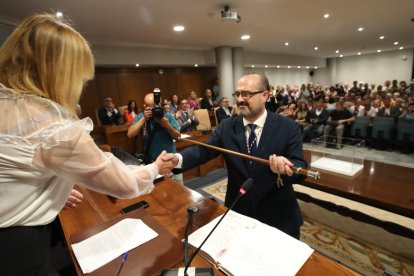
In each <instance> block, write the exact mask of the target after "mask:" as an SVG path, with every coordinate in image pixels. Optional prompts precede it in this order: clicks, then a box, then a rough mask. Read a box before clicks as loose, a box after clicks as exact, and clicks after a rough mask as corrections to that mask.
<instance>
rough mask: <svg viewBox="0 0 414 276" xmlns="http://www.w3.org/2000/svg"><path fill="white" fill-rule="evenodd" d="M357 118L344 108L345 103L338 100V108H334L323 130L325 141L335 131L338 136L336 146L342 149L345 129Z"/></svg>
mask: <svg viewBox="0 0 414 276" xmlns="http://www.w3.org/2000/svg"><path fill="white" fill-rule="evenodd" d="M354 120H355V117H354V116H352V114H351V112H349V110H347V109H345V108H344V104H343V103H341V102H338V103H337V104H336V109H335V110H332V112H331V113H330V114H329V119H328V121H327V124H326V126H325V129H324V130H323V134H324V141H325V143H326V142H327V140H328V136H330V134H331V131H333V130H334V131H335V134H336V135H335V137H336V148H338V149H340V148H341V147H342V138H343V135H344V131H345V126H346V125H349V124H351V123H352V122H353V121H354Z"/></svg>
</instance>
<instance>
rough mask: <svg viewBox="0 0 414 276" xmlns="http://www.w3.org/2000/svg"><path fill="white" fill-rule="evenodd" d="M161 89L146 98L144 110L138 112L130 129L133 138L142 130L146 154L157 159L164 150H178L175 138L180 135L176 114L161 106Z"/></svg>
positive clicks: (149, 157)
mask: <svg viewBox="0 0 414 276" xmlns="http://www.w3.org/2000/svg"><path fill="white" fill-rule="evenodd" d="M160 102H161V97H160V92H159V89H154V93H149V94H147V95H146V96H145V98H144V112H141V113H140V114H138V116H137V117H136V118H135V120H134V122H133V123H132V125H131V126H130V128H129V129H128V137H129V138H132V137H135V136H137V135H138V133H139V132H140V131H141V135H142V138H143V139H142V141H143V144H144V151H145V155H146V156H147V157H148V159H150V160H155V159H156V158H157V156H158V155H159V154H160V153H161V152H162V151H163V150H165V151H167V152H176V149H175V144H174V141H173V139H176V140H177V138H178V137H180V132H179V131H178V129H179V127H178V124H177V121H176V120H175V118H174V115H172V114H171V113H166V112H164V110H163V108H162V107H161V106H160Z"/></svg>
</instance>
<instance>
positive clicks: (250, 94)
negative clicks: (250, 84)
mask: <svg viewBox="0 0 414 276" xmlns="http://www.w3.org/2000/svg"><path fill="white" fill-rule="evenodd" d="M263 92H265V91H256V92H252V91H236V92H234V93H233V94H232V96H233V97H235V98H238V97H240V96H242V98H243V99H246V100H247V99H250V98H251V97H253V96H254V95H256V94H259V93H263Z"/></svg>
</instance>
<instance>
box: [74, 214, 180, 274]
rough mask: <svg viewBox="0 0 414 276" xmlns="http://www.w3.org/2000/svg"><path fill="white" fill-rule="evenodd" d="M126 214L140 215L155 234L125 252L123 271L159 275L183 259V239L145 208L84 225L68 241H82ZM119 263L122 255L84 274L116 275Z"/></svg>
mask: <svg viewBox="0 0 414 276" xmlns="http://www.w3.org/2000/svg"><path fill="white" fill-rule="evenodd" d="M126 218H135V219H137V218H138V219H141V220H142V221H143V222H144V223H145V224H146V225H148V226H149V227H150V228H151V229H152V230H154V231H155V232H156V233H157V234H158V235H156V237H155V238H153V239H151V240H149V241H148V242H146V243H144V244H141V245H139V246H138V247H136V248H134V249H132V250H130V251H129V252H128V259H127V261H126V262H125V263H124V265H123V267H122V275H159V274H160V272H161V270H162V269H164V268H166V267H172V266H174V265H176V264H177V263H179V262H180V261H182V252H183V243H182V242H181V241H180V240H178V239H177V238H175V237H174V236H173V235H172V234H171V233H170V232H169V231H168V230H167V229H165V228H164V227H163V226H162V225H161V224H159V223H158V222H157V221H156V220H155V219H154V218H153V217H152V216H151V215H150V214H148V213H147V212H146V211H145V210H144V209H138V210H135V211H132V212H129V213H127V214H125V215H123V216H121V217H119V218H117V219H112V220H110V221H108V222H106V223H104V224H102V225H99V226H96V227H92V228H88V229H85V230H83V231H81V232H79V233H76V234H74V235H72V236H71V243H72V244H75V243H78V242H81V241H83V240H85V239H87V238H89V237H92V236H94V235H96V234H98V233H100V232H102V231H104V230H105V229H108V228H109V227H111V226H113V225H115V224H117V223H118V222H120V221H122V220H124V219H126ZM120 263H121V256H120V257H118V258H116V259H114V260H112V261H111V262H109V263H107V264H105V265H104V266H102V267H100V268H98V269H96V270H94V271H93V272H91V273H88V274H87V275H115V274H116V272H117V270H118V268H119V265H120Z"/></svg>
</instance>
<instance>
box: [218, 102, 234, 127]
mask: <svg viewBox="0 0 414 276" xmlns="http://www.w3.org/2000/svg"><path fill="white" fill-rule="evenodd" d="M220 103H221V106H220V107H219V108H217V110H216V117H217V122H218V123H219V124H220V122H221V121H222V120H223V119H226V118H230V117H231V116H235V115H236V112H235V108H232V107H231V106H230V105H229V99H228V98H227V97H222V98H221V101H220Z"/></svg>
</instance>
